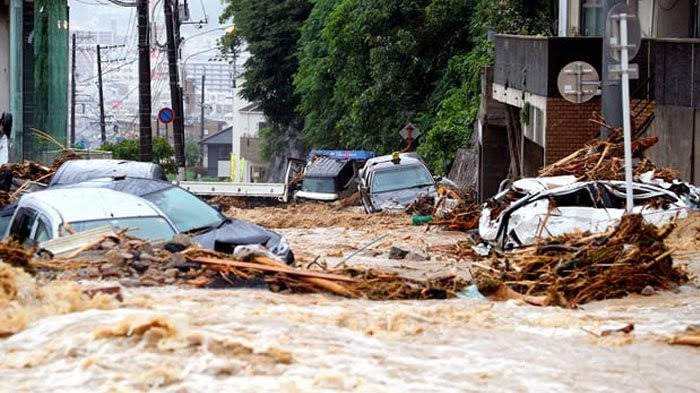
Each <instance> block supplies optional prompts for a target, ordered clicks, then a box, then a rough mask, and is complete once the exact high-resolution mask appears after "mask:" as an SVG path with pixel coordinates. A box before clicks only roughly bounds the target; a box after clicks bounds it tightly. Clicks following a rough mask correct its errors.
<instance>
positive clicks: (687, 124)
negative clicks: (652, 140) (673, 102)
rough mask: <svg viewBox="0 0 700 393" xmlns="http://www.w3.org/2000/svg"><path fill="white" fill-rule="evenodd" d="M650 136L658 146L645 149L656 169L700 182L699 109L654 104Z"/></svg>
mask: <svg viewBox="0 0 700 393" xmlns="http://www.w3.org/2000/svg"><path fill="white" fill-rule="evenodd" d="M649 134H650V135H654V136H658V137H659V143H658V144H657V145H656V146H654V147H652V148H651V149H649V151H648V153H649V154H648V155H649V158H650V159H651V160H652V161H654V162H655V163H656V165H657V166H660V167H670V168H674V169H677V170H679V176H680V178H681V179H683V180H686V181H689V182H692V183H694V184H696V185H697V184H699V183H700V165H699V164H700V162H699V161H698V160H695V157H698V154H700V151H699V150H700V110H699V109H695V108H685V107H679V106H668V105H657V106H656V119H655V120H654V123H653V124H652V126H651V128H650V130H649Z"/></svg>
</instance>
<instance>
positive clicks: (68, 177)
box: [49, 159, 165, 186]
mask: <svg viewBox="0 0 700 393" xmlns="http://www.w3.org/2000/svg"><path fill="white" fill-rule="evenodd" d="M114 176H131V177H138V178H145V179H158V180H165V175H164V173H163V171H162V170H161V168H160V166H159V165H157V164H154V163H152V162H140V161H129V160H106V159H105V160H103V159H98V160H71V161H66V162H65V163H63V165H61V167H60V168H58V170H57V171H56V174H55V175H54V176H53V178H52V179H51V183H50V184H49V186H57V185H64V184H73V183H79V182H83V181H86V180H91V179H98V178H103V177H114Z"/></svg>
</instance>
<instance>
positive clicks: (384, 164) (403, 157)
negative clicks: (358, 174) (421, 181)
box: [365, 153, 425, 171]
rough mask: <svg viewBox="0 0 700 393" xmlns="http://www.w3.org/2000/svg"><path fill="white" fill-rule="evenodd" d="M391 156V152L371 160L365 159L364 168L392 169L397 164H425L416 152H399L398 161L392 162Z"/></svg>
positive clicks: (397, 165) (396, 166)
mask: <svg viewBox="0 0 700 393" xmlns="http://www.w3.org/2000/svg"><path fill="white" fill-rule="evenodd" d="M392 158H393V156H392V155H391V154H389V155H386V156H380V157H377V158H373V159H371V160H367V163H366V164H365V168H367V169H369V170H372V171H373V170H377V169H392V168H398V167H399V166H408V165H421V166H425V164H423V161H422V160H421V159H420V157H419V156H418V154H416V153H401V154H399V159H400V161H399V163H398V164H394V162H393V161H392Z"/></svg>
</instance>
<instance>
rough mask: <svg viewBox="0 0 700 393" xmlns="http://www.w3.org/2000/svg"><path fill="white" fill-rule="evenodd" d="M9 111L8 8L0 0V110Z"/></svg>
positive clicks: (2, 0) (3, 1)
mask: <svg viewBox="0 0 700 393" xmlns="http://www.w3.org/2000/svg"><path fill="white" fill-rule="evenodd" d="M9 111H10V8H9V6H8V5H7V4H6V2H5V0H0V112H9Z"/></svg>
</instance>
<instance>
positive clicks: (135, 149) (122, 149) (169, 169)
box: [100, 136, 177, 173]
mask: <svg viewBox="0 0 700 393" xmlns="http://www.w3.org/2000/svg"><path fill="white" fill-rule="evenodd" d="M100 150H106V151H111V152H112V158H114V159H117V160H133V161H139V141H138V140H136V139H123V140H121V141H119V142H117V143H107V144H105V145H102V147H100ZM174 155H175V150H174V149H173V147H172V146H171V145H170V143H169V142H168V140H167V139H165V137H162V136H159V137H154V138H153V161H154V162H155V163H157V164H160V165H161V166H162V167H163V170H164V171H165V172H166V173H177V164H176V163H175V159H174Z"/></svg>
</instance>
